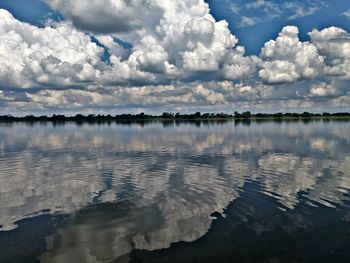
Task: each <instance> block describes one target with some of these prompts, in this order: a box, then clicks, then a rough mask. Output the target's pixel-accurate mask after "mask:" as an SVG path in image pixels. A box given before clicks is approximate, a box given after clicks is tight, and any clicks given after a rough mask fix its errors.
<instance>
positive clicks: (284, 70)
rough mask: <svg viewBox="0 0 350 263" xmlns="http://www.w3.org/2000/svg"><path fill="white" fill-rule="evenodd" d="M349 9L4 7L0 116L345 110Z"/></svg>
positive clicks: (187, 2) (312, 3)
mask: <svg viewBox="0 0 350 263" xmlns="http://www.w3.org/2000/svg"><path fill="white" fill-rule="evenodd" d="M349 32H350V2H349V1H348V0H337V1H331V0H328V1H326V0H319V1H316V0H304V1H300V0H294V1H278V0H269V1H268V0H248V1H247V0H207V1H204V0H182V1H180V0H161V1H160V0H128V1H127V0H89V1H87V0H75V1H72V0H25V1H23V0H1V1H0V115H3V114H13V115H25V114H53V113H63V114H76V113H85V114H88V113H89V114H90V113H94V114H100V113H102V114H107V113H111V114H117V113H126V112H128V113H137V112H146V113H151V114H157V113H161V112H163V111H170V112H183V113H187V112H194V111H202V112H204V111H205V112H221V111H223V112H228V113H231V112H233V111H236V110H237V111H246V110H250V111H252V112H291V111H297V112H302V111H312V112H324V111H329V112H336V111H350V33H349Z"/></svg>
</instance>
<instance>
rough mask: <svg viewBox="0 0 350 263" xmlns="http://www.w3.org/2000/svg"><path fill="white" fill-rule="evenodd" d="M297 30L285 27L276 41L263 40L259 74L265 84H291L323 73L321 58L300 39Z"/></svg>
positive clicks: (315, 50) (292, 27)
mask: <svg viewBox="0 0 350 263" xmlns="http://www.w3.org/2000/svg"><path fill="white" fill-rule="evenodd" d="M298 34H299V30H298V28H297V27H295V26H286V27H284V28H283V29H282V32H280V33H279V36H278V37H277V39H276V40H270V41H268V42H267V43H265V45H264V47H263V48H262V51H261V57H262V59H263V63H262V69H261V70H260V71H259V76H260V77H261V79H262V80H264V81H266V82H267V83H270V84H272V83H291V82H295V81H299V80H303V79H312V78H315V77H316V76H317V75H319V74H320V73H321V72H322V68H323V62H324V61H323V57H322V56H320V55H319V54H318V50H317V48H316V47H315V46H314V45H313V44H311V43H310V42H301V41H300V40H299V38H298Z"/></svg>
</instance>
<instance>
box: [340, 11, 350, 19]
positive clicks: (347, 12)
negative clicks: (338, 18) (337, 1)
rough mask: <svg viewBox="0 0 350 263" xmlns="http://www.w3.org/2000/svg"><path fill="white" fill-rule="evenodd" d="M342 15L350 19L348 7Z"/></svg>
mask: <svg viewBox="0 0 350 263" xmlns="http://www.w3.org/2000/svg"><path fill="white" fill-rule="evenodd" d="M342 15H343V16H346V17H347V18H348V19H350V9H349V10H348V11H345V12H344V13H343V14H342Z"/></svg>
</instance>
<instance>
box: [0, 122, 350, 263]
mask: <svg viewBox="0 0 350 263" xmlns="http://www.w3.org/2000/svg"><path fill="white" fill-rule="evenodd" d="M349 245H350V122H348V121H326V120H323V121H322V120H319V121H304V122H303V121H288V122H272V121H270V122H250V121H249V122H248V121H246V122H187V123H186V122H185V123H173V122H166V123H140V124H116V123H110V124H87V123H86V124H76V123H61V124H59V123H56V124H53V123H36V124H29V123H13V124H9V123H1V124H0V262H1V263H7V262H21V263H23V262H24V263H25V262H72V263H73V262H74V263H76V262H254V261H264V262H267V261H269V262H270V261H271V262H281V261H282V262H291V261H296V262H320V261H323V262H339V261H342V262H344V261H349V260H350V249H349Z"/></svg>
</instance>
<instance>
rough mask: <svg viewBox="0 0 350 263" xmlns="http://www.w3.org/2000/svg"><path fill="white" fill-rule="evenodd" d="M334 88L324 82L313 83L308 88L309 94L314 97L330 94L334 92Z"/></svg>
mask: <svg viewBox="0 0 350 263" xmlns="http://www.w3.org/2000/svg"><path fill="white" fill-rule="evenodd" d="M336 92H337V91H336V89H335V88H334V87H333V86H332V85H329V84H327V83H325V82H322V83H319V84H314V85H312V86H311V88H310V96H314V97H325V96H332V95H335V94H336Z"/></svg>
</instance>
